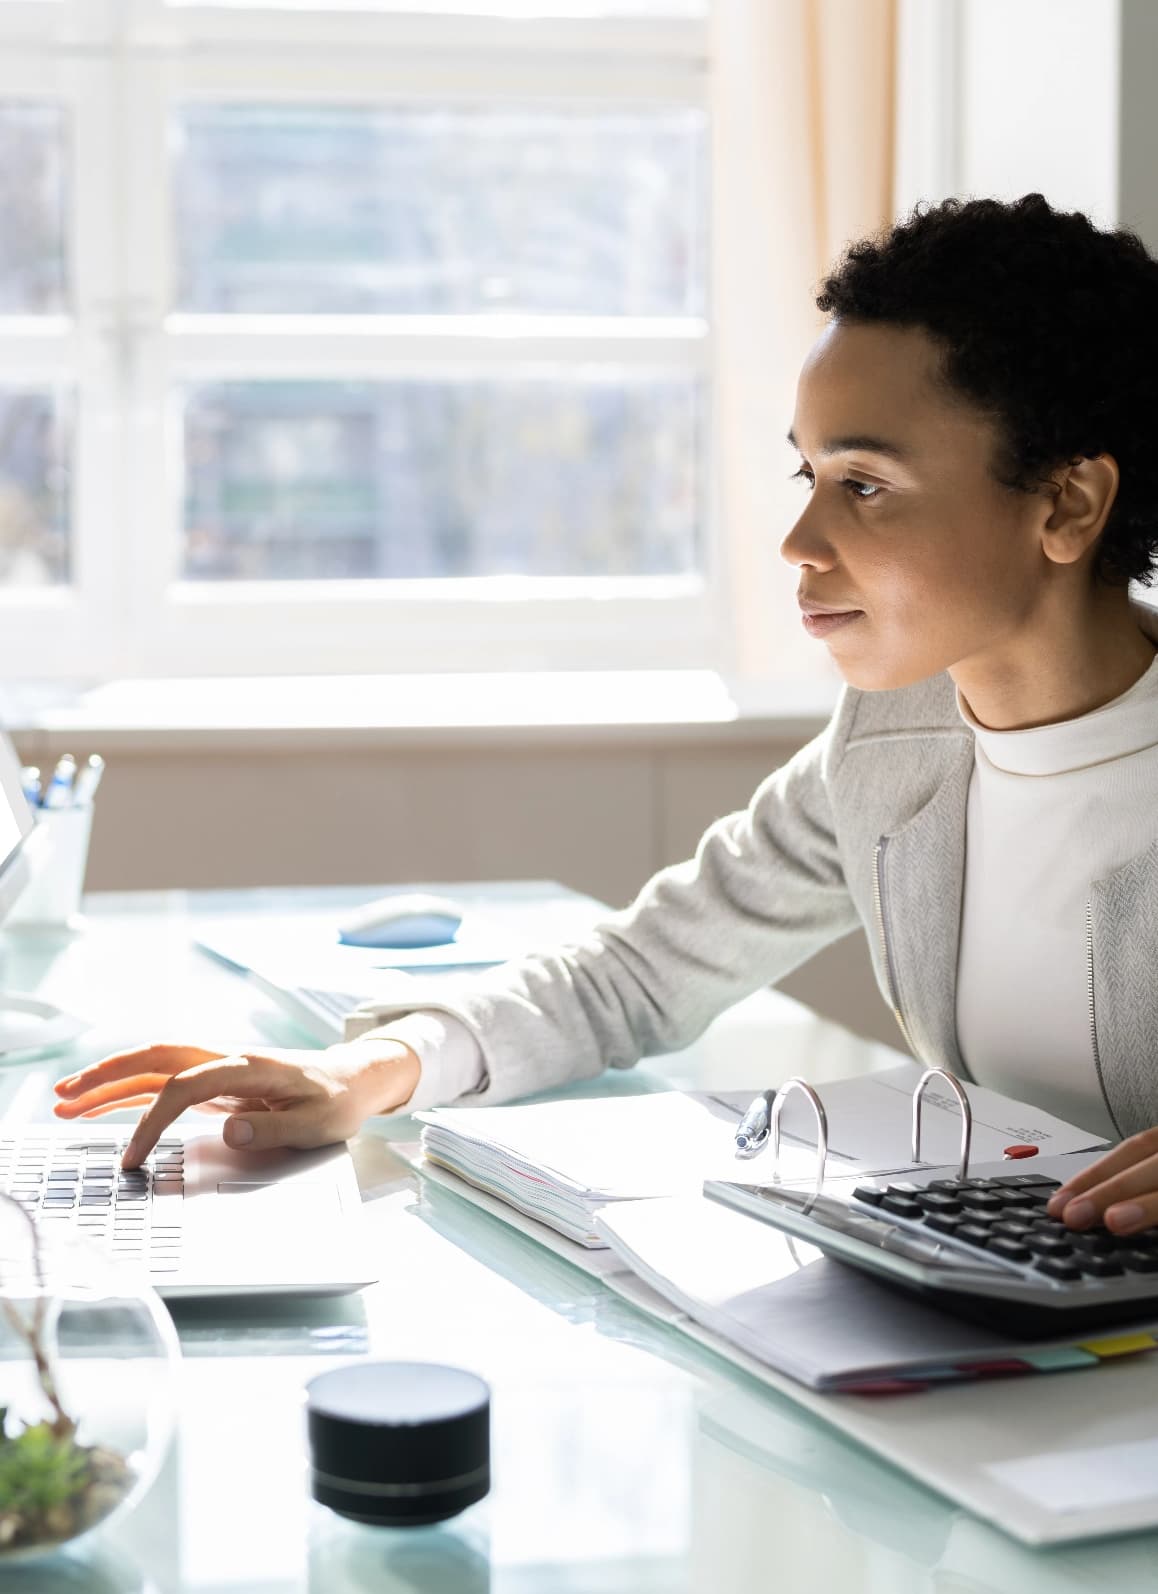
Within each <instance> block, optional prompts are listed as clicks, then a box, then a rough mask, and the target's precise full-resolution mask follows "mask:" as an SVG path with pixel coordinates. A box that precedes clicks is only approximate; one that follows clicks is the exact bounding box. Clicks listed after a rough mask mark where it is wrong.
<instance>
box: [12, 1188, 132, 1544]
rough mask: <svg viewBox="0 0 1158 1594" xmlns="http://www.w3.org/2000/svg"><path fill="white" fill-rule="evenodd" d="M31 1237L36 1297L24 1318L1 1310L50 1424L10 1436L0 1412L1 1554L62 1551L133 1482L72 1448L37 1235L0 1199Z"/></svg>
mask: <svg viewBox="0 0 1158 1594" xmlns="http://www.w3.org/2000/svg"><path fill="white" fill-rule="evenodd" d="M0 1200H2V1201H5V1202H7V1203H8V1204H9V1205H10V1206H12V1207H14V1208H15V1209H16V1211H17V1212H19V1213H20V1215H21V1217H22V1218H23V1219H24V1221H25V1222H26V1223H27V1224H28V1226H29V1229H30V1230H31V1233H32V1263H33V1271H34V1274H35V1278H36V1284H37V1291H36V1295H35V1298H34V1300H33V1303H32V1307H31V1311H30V1312H29V1315H28V1316H27V1317H24V1316H23V1315H22V1314H21V1312H20V1311H19V1310H18V1309H17V1307H16V1304H15V1302H14V1301H12V1300H10V1299H7V1298H4V1297H0V1307H2V1308H3V1311H4V1316H5V1317H6V1318H7V1319H8V1322H9V1324H10V1325H11V1327H12V1329H13V1331H14V1332H15V1333H16V1335H17V1337H18V1338H19V1339H21V1340H23V1341H24V1343H25V1344H26V1345H27V1346H28V1350H29V1354H30V1355H31V1357H32V1359H33V1363H34V1365H35V1367H36V1376H37V1381H38V1383H39V1384H40V1388H41V1392H42V1393H43V1395H44V1398H45V1400H46V1401H47V1403H48V1406H49V1408H50V1409H51V1412H52V1417H51V1419H50V1420H48V1421H44V1422H38V1423H30V1424H25V1426H24V1427H23V1428H22V1429H21V1430H20V1431H19V1432H18V1433H12V1432H10V1431H9V1414H8V1410H7V1408H6V1407H0V1554H2V1553H3V1552H4V1551H5V1550H15V1549H23V1548H25V1547H28V1546H32V1545H37V1544H52V1543H60V1542H63V1541H64V1540H66V1539H71V1538H75V1537H76V1535H77V1534H78V1533H82V1532H84V1530H85V1529H86V1528H90V1527H92V1526H94V1524H96V1523H97V1522H99V1521H100V1520H101V1518H102V1517H105V1516H107V1515H108V1514H109V1512H110V1511H111V1510H112V1509H113V1507H114V1506H115V1505H118V1504H119V1503H120V1501H121V1500H122V1499H123V1498H124V1497H125V1495H126V1494H127V1493H128V1491H129V1488H130V1487H131V1485H132V1482H133V1474H132V1469H131V1468H130V1467H129V1464H128V1462H127V1461H126V1460H125V1458H124V1456H122V1455H120V1454H119V1453H118V1452H117V1451H115V1450H109V1449H107V1448H106V1447H104V1446H101V1445H82V1444H79V1443H78V1442H77V1438H76V1427H77V1425H76V1423H75V1421H74V1420H73V1419H72V1417H70V1416H69V1414H68V1413H67V1412H66V1411H65V1409H64V1407H63V1406H62V1405H61V1402H60V1396H59V1394H58V1392H57V1388H56V1378H55V1376H54V1374H53V1370H52V1360H51V1357H50V1354H49V1349H48V1344H47V1334H46V1324H47V1318H48V1295H47V1292H46V1290H45V1287H44V1261H43V1257H42V1255H41V1251H40V1233H39V1230H38V1229H37V1227H36V1224H35V1223H34V1222H33V1221H32V1218H31V1216H30V1215H29V1214H28V1213H27V1212H25V1210H24V1208H23V1207H22V1206H21V1205H20V1203H19V1202H17V1201H13V1200H12V1198H11V1197H10V1196H7V1195H3V1194H0Z"/></svg>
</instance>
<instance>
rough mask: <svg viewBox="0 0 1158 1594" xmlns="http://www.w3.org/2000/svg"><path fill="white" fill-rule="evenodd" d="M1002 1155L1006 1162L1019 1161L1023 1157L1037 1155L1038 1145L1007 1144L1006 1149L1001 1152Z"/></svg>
mask: <svg viewBox="0 0 1158 1594" xmlns="http://www.w3.org/2000/svg"><path fill="white" fill-rule="evenodd" d="M1001 1155H1002V1156H1003V1157H1004V1159H1005V1161H1006V1162H1017V1161H1020V1159H1021V1158H1022V1157H1036V1156H1037V1147H1036V1146H1006V1148H1005V1150H1004V1151H1003V1152H1002V1153H1001Z"/></svg>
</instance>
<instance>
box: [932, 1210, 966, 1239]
mask: <svg viewBox="0 0 1158 1594" xmlns="http://www.w3.org/2000/svg"><path fill="white" fill-rule="evenodd" d="M925 1227H926V1228H927V1229H932V1230H933V1231H934V1232H935V1233H937V1234H956V1233H957V1231H958V1229H960V1227H961V1219H960V1218H955V1217H953V1215H952V1214H951V1213H948V1212H930V1213H929V1214H928V1215H927V1216H926V1218H925Z"/></svg>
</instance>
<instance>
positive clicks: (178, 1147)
mask: <svg viewBox="0 0 1158 1594" xmlns="http://www.w3.org/2000/svg"><path fill="white" fill-rule="evenodd" d="M128 1143H129V1137H128V1134H127V1133H124V1134H116V1135H113V1134H109V1135H100V1134H90V1133H88V1132H87V1131H86V1132H85V1134H84V1138H83V1139H82V1138H80V1137H79V1136H78V1137H77V1138H76V1139H72V1138H66V1137H65V1136H64V1135H48V1134H40V1133H35V1132H32V1133H28V1134H26V1135H17V1136H13V1135H5V1136H0V1190H3V1191H4V1192H5V1194H7V1195H10V1196H11V1197H12V1198H13V1200H15V1201H17V1202H19V1204H20V1205H21V1206H22V1207H23V1208H24V1210H25V1211H26V1212H28V1213H29V1214H30V1215H31V1216H32V1217H33V1218H35V1220H36V1222H37V1225H38V1226H39V1227H40V1228H41V1229H42V1230H43V1231H44V1232H45V1233H47V1234H52V1233H55V1232H57V1231H61V1230H63V1231H65V1232H69V1233H75V1234H80V1235H82V1236H83V1237H84V1238H85V1239H87V1240H91V1241H93V1242H95V1243H96V1244H97V1245H100V1246H101V1247H103V1248H104V1249H105V1250H108V1251H111V1252H112V1254H113V1256H114V1257H116V1258H118V1259H119V1260H122V1261H128V1262H134V1263H137V1264H138V1265H142V1266H144V1267H145V1268H147V1270H148V1272H149V1273H150V1274H164V1275H168V1274H171V1273H176V1272H178V1271H179V1269H180V1266H181V1207H182V1202H183V1198H184V1194H185V1146H184V1143H183V1141H181V1140H175V1139H172V1138H169V1139H164V1140H161V1141H159V1142H158V1143H157V1146H156V1147H155V1149H154V1150H153V1152H152V1154H151V1155H150V1156H149V1158H148V1160H147V1161H146V1163H145V1165H144V1167H142V1168H139V1169H134V1170H133V1171H132V1172H128V1171H126V1170H124V1169H122V1168H121V1165H120V1160H121V1154H122V1153H123V1151H124V1149H125V1147H126V1146H127V1145H128Z"/></svg>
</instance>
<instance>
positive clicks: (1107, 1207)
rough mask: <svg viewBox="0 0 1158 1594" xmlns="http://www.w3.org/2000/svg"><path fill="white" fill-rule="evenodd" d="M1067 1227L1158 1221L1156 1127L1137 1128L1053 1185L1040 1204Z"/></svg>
mask: <svg viewBox="0 0 1158 1594" xmlns="http://www.w3.org/2000/svg"><path fill="white" fill-rule="evenodd" d="M1046 1210H1047V1211H1048V1212H1049V1215H1050V1217H1051V1218H1061V1219H1062V1221H1063V1222H1065V1223H1066V1224H1068V1226H1069V1227H1070V1228H1071V1229H1092V1228H1093V1226H1094V1225H1095V1224H1096V1223H1104V1224H1105V1225H1106V1227H1107V1228H1108V1229H1109V1230H1110V1231H1111V1232H1112V1233H1113V1234H1135V1233H1137V1232H1138V1231H1139V1230H1141V1229H1148V1228H1150V1227H1151V1226H1152V1225H1154V1224H1158V1129H1143V1131H1142V1132H1141V1134H1138V1135H1131V1136H1130V1138H1129V1140H1123V1141H1122V1144H1121V1145H1120V1146H1115V1147H1114V1149H1113V1151H1108V1152H1107V1153H1106V1155H1105V1156H1104V1157H1100V1158H1099V1159H1098V1161H1097V1162H1095V1163H1092V1164H1091V1165H1090V1166H1089V1167H1088V1168H1086V1169H1085V1171H1084V1172H1082V1173H1076V1174H1075V1175H1074V1177H1073V1178H1072V1179H1067V1180H1066V1182H1065V1184H1063V1185H1062V1187H1061V1189H1060V1190H1055V1191H1054V1193H1053V1195H1052V1196H1051V1197H1050V1201H1049V1206H1048V1207H1047V1209H1046Z"/></svg>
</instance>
